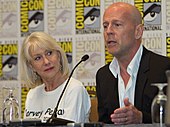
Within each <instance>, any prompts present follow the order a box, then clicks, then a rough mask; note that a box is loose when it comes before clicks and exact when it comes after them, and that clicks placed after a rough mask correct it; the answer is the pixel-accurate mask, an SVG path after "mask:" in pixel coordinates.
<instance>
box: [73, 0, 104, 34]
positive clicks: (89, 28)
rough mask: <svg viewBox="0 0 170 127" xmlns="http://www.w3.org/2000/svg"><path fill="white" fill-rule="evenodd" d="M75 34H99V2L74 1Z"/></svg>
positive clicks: (93, 0) (94, 0) (97, 0)
mask: <svg viewBox="0 0 170 127" xmlns="http://www.w3.org/2000/svg"><path fill="white" fill-rule="evenodd" d="M75 10H76V18H75V19H76V34H91V33H100V27H101V26H100V25H101V24H100V0H89V1H87V0H76V9H75Z"/></svg>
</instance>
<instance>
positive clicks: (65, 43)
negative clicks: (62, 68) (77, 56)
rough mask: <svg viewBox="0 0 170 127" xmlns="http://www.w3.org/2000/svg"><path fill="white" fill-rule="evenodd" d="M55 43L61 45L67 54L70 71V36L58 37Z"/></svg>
mask: <svg viewBox="0 0 170 127" xmlns="http://www.w3.org/2000/svg"><path fill="white" fill-rule="evenodd" d="M57 43H58V44H59V45H60V46H61V48H62V49H63V50H64V52H65V53H66V56H67V60H68V65H69V70H70V72H71V71H72V64H73V62H72V51H73V49H72V38H59V39H58V40H57Z"/></svg>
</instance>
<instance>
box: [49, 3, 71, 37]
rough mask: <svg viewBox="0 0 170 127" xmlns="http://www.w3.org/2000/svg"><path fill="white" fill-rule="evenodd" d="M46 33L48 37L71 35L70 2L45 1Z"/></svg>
mask: <svg viewBox="0 0 170 127" xmlns="http://www.w3.org/2000/svg"><path fill="white" fill-rule="evenodd" d="M47 2H48V4H47V8H48V10H47V12H48V15H47V17H48V18H47V19H48V33H49V34H50V35H71V34H72V31H73V30H72V28H73V27H72V17H73V16H72V0H48V1H47Z"/></svg>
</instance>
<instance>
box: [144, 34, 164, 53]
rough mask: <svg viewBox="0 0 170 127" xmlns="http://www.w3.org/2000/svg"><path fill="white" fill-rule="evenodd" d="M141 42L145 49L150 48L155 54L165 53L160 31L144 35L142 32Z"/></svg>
mask: <svg viewBox="0 0 170 127" xmlns="http://www.w3.org/2000/svg"><path fill="white" fill-rule="evenodd" d="M142 43H143V45H144V46H145V47H146V48H147V49H150V50H151V51H153V52H155V53H157V54H160V55H163V54H165V52H164V48H163V42H162V33H154V32H152V33H151V32H150V33H147V34H146V35H145V34H144V36H143V38H142Z"/></svg>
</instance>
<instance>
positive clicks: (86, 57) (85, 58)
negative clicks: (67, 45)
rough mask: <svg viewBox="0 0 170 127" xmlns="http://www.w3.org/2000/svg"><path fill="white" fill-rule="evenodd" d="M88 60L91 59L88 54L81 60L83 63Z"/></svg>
mask: <svg viewBox="0 0 170 127" xmlns="http://www.w3.org/2000/svg"><path fill="white" fill-rule="evenodd" d="M88 58H89V55H87V54H86V55H84V56H83V57H82V58H81V61H86V60H87V59H88Z"/></svg>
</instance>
